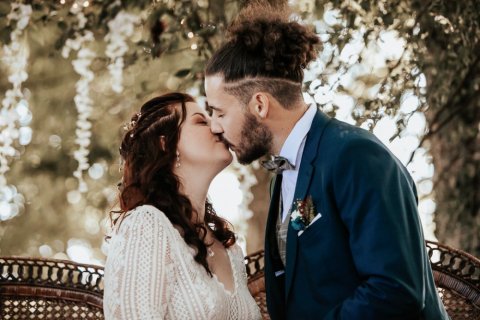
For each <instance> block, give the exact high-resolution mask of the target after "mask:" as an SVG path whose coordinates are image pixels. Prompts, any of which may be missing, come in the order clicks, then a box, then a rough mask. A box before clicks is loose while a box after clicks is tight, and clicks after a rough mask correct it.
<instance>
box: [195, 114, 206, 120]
mask: <svg viewBox="0 0 480 320" xmlns="http://www.w3.org/2000/svg"><path fill="white" fill-rule="evenodd" d="M195 116H201V117H202V118H203V119H205V120H207V117H205V115H204V114H203V113H200V112H195V113H194V114H192V117H195Z"/></svg>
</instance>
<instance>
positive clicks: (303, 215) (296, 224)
mask: <svg viewBox="0 0 480 320" xmlns="http://www.w3.org/2000/svg"><path fill="white" fill-rule="evenodd" d="M316 215H317V213H316V210H315V205H314V204H313V200H312V197H311V196H308V197H307V198H306V199H305V200H300V199H297V200H295V201H294V202H293V205H292V211H291V214H290V221H291V223H292V227H293V229H295V230H297V231H303V230H305V229H306V228H307V227H308V225H309V224H310V223H311V222H312V220H313V219H314V218H315V216H316Z"/></svg>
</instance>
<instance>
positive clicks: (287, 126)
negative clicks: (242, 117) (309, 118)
mask: <svg viewBox="0 0 480 320" xmlns="http://www.w3.org/2000/svg"><path fill="white" fill-rule="evenodd" d="M307 109H308V105H307V104H306V103H305V102H304V101H303V100H302V101H301V102H299V103H298V104H297V105H294V106H290V107H289V108H288V109H287V108H285V107H283V106H281V105H279V106H278V108H276V110H274V112H275V113H276V114H275V115H274V117H272V118H273V119H274V120H272V121H271V123H270V125H269V128H270V130H271V132H272V134H273V143H272V150H270V153H271V154H272V155H278V154H280V151H281V150H282V147H283V144H284V143H285V140H287V138H288V136H289V135H290V133H291V132H292V130H293V128H294V127H295V124H296V123H297V122H298V120H300V118H301V117H302V116H303V115H304V114H305V112H306V111H307Z"/></svg>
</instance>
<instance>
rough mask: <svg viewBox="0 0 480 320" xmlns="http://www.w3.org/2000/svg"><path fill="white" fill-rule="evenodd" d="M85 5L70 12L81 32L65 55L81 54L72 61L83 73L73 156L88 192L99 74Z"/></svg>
mask: <svg viewBox="0 0 480 320" xmlns="http://www.w3.org/2000/svg"><path fill="white" fill-rule="evenodd" d="M82 8H83V6H82V5H78V4H77V3H74V4H73V5H72V7H71V8H70V12H71V13H72V14H74V15H75V16H76V17H77V19H78V26H77V31H76V32H75V35H74V38H73V39H68V40H67V41H66V42H65V46H64V47H63V49H62V56H63V57H64V58H68V56H69V55H70V52H71V51H76V52H77V55H76V57H75V59H74V60H73V61H72V65H73V69H74V70H75V72H76V73H77V74H79V75H80V79H79V80H78V81H77V83H76V85H75V88H76V95H75V97H74V102H75V106H76V108H77V112H78V119H77V123H76V124H77V129H76V130H75V134H76V139H75V143H76V144H77V145H78V149H77V150H76V151H74V153H73V157H74V158H75V160H77V162H78V167H77V169H76V170H75V172H74V173H73V176H74V177H75V178H77V179H78V190H79V191H80V192H86V191H87V190H88V188H87V184H86V182H85V180H84V179H83V172H84V171H86V170H88V168H89V167H90V165H89V164H88V154H89V148H88V147H89V146H90V138H91V136H92V132H91V128H92V124H91V122H90V116H91V114H92V110H93V101H92V99H91V97H90V84H91V82H92V81H93V79H94V77H95V74H94V73H93V72H92V70H90V66H91V64H92V61H93V59H94V58H95V52H94V51H93V50H91V49H89V48H88V47H87V45H88V44H89V43H91V42H93V41H94V36H93V33H92V32H91V31H82V30H83V28H84V27H85V24H86V22H87V18H86V17H85V15H84V13H83V11H82Z"/></svg>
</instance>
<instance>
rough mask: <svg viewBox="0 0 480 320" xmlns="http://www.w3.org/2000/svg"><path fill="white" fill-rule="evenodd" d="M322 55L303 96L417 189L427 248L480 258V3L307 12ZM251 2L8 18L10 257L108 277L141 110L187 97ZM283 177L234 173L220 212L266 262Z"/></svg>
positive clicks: (205, 1) (2, 178) (35, 7)
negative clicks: (113, 216) (364, 137)
mask: <svg viewBox="0 0 480 320" xmlns="http://www.w3.org/2000/svg"><path fill="white" fill-rule="evenodd" d="M268 2H270V3H271V4H272V5H273V6H277V5H283V4H288V5H289V6H290V7H291V8H292V19H296V20H298V21H299V22H301V23H304V24H306V25H309V26H311V27H312V28H313V29H314V30H315V31H316V33H317V34H318V36H319V37H320V39H321V42H322V44H323V48H322V50H321V51H320V55H319V58H318V60H317V61H315V62H314V63H312V64H311V65H310V66H309V67H308V68H307V69H306V70H305V81H304V89H305V90H304V92H305V99H306V101H307V102H309V103H313V104H316V105H317V106H318V107H319V108H320V109H321V110H323V111H324V112H326V113H327V114H329V115H330V116H332V117H336V118H338V119H340V120H343V121H347V122H349V123H352V124H356V125H358V126H361V127H363V128H366V129H368V130H371V131H373V133H374V134H376V135H377V136H378V137H379V138H380V139H381V140H382V141H383V142H384V143H385V144H386V145H387V146H388V147H389V148H390V149H391V150H392V151H393V152H394V154H395V155H396V156H397V157H398V158H399V159H400V160H401V161H402V162H403V163H404V164H405V165H406V166H407V168H408V169H409V171H410V173H411V174H412V176H413V177H414V179H415V181H416V183H417V187H418V192H419V197H420V202H419V211H420V215H421V219H422V223H423V226H424V233H425V236H426V238H427V239H432V240H438V241H439V242H442V243H445V244H448V245H451V246H453V247H456V248H459V249H463V250H465V251H467V252H470V253H472V254H474V255H476V256H480V242H479V235H480V63H479V61H480V42H479V39H480V26H479V23H480V3H479V1H448V0H431V1H420V0H396V1H391V0H389V1H387V0H378V1H370V0H355V1H351V0H335V1H321V0H297V1H293V0H292V1H280V0H278V1H268ZM247 3H248V1H240V0H238V1H236V0H228V1H227V0H210V1H209V0H199V1H186V0H183V1H167V0H154V1H151V0H150V1H146V0H138V1H128V0H117V1H101V0H75V1H72V0H55V1H36V0H30V1H27V0H24V1H10V2H9V1H2V2H0V44H1V46H0V58H1V60H0V99H1V100H2V105H1V106H0V108H1V109H0V110H1V111H0V255H1V256H7V255H21V256H41V257H49V258H51V257H53V258H59V259H69V260H75V261H78V262H85V263H93V264H103V263H104V261H105V254H106V252H107V251H108V243H106V242H105V241H104V237H105V235H106V234H107V233H108V229H109V219H108V214H109V212H110V210H112V209H114V208H115V207H116V206H117V203H116V199H117V189H116V185H117V182H118V181H119V179H120V172H119V169H120V162H119V154H118V147H119V144H120V141H121V138H122V134H123V132H124V129H123V127H124V126H125V124H126V123H127V122H129V119H130V117H131V115H132V114H133V113H134V112H136V111H137V110H138V109H139V107H140V106H141V104H142V102H144V101H146V100H147V99H149V98H151V97H152V96H154V95H158V94H162V93H165V92H168V91H174V90H175V91H177V90H178V91H186V92H188V93H189V94H191V95H193V96H195V97H197V99H198V101H199V102H200V104H201V105H204V102H205V97H204V89H203V67H204V64H205V62H206V60H208V58H209V57H210V56H211V54H212V52H213V51H214V50H215V49H216V48H218V46H219V44H220V43H221V42H222V41H224V39H225V29H226V27H227V26H228V24H229V23H230V22H231V21H232V19H233V18H234V17H235V15H236V14H237V13H238V12H239V10H241V8H242V7H243V6H244V5H246V4H247ZM270 178H271V176H270V175H269V174H268V173H267V172H265V171H264V170H263V169H262V168H260V166H259V165H258V163H254V164H253V165H251V166H247V167H246V166H240V165H238V164H235V163H234V164H232V165H231V166H230V167H229V168H227V169H226V170H225V171H224V172H222V173H221V174H220V175H219V176H218V177H217V178H216V179H215V180H214V182H213V184H212V186H211V189H210V198H211V200H212V202H213V204H214V207H215V208H216V210H217V213H218V214H219V215H221V216H224V217H226V218H227V219H229V220H230V221H231V222H232V223H233V225H234V227H235V230H236V232H237V233H238V235H239V240H240V243H241V244H242V246H243V248H244V250H245V252H246V253H251V252H254V251H256V250H259V249H262V248H263V236H264V228H265V221H266V214H267V210H268V200H269V199H268V197H269V196H268V186H269V181H270Z"/></svg>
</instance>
